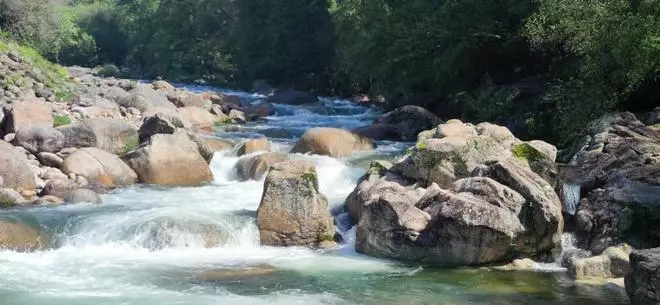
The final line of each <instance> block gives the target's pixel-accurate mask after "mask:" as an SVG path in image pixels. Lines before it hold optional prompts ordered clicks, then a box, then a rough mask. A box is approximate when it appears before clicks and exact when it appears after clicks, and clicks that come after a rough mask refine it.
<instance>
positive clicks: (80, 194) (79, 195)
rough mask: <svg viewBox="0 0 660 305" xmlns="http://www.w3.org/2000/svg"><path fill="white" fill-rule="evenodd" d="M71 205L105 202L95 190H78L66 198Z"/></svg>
mask: <svg viewBox="0 0 660 305" xmlns="http://www.w3.org/2000/svg"><path fill="white" fill-rule="evenodd" d="M65 200H66V201H67V202H69V203H96V204H99V203H103V200H102V199H101V197H100V196H99V194H97V193H96V192H94V191H93V190H90V189H77V190H75V191H73V192H71V193H69V195H68V196H67V197H66V198H65Z"/></svg>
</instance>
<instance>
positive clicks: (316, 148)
mask: <svg viewBox="0 0 660 305" xmlns="http://www.w3.org/2000/svg"><path fill="white" fill-rule="evenodd" d="M375 146H376V145H375V143H374V141H373V140H371V139H368V138H364V137H362V136H360V135H357V134H354V133H351V132H349V131H346V130H343V129H337V128H312V129H310V130H308V131H307V132H305V134H303V136H302V137H301V138H300V140H299V141H298V142H297V143H296V145H295V146H294V147H293V148H292V149H291V153H302V154H304V153H311V154H317V155H325V156H330V157H335V158H340V157H347V156H349V155H350V154H352V153H355V152H359V151H370V150H373V149H374V148H375Z"/></svg>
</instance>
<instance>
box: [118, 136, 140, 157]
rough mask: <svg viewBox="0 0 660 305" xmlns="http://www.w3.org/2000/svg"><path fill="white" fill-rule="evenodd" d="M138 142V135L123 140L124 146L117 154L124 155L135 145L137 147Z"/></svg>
mask: <svg viewBox="0 0 660 305" xmlns="http://www.w3.org/2000/svg"><path fill="white" fill-rule="evenodd" d="M138 144H139V140H138V137H130V138H128V139H126V140H124V148H123V149H122V152H121V153H120V154H119V156H124V155H126V154H128V153H129V152H131V151H133V150H134V149H135V148H136V147H138Z"/></svg>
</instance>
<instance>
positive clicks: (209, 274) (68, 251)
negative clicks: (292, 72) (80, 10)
mask: <svg viewBox="0 0 660 305" xmlns="http://www.w3.org/2000/svg"><path fill="white" fill-rule="evenodd" d="M189 89H199V90H202V89H208V88H195V87H189ZM233 93H235V94H236V93H238V94H240V95H241V97H242V98H243V99H246V100H249V101H253V102H258V97H257V96H253V95H250V94H246V93H241V92H233ZM377 114H378V113H377V112H376V111H374V110H372V109H368V108H363V107H360V106H356V105H354V104H352V103H349V102H347V101H342V100H333V99H321V102H320V103H319V104H318V105H308V106H284V105H278V106H277V115H276V116H273V117H269V118H268V120H267V122H264V123H257V124H253V125H248V126H244V127H241V128H240V129H239V130H238V131H234V132H225V131H224V130H223V129H222V128H219V130H218V131H217V133H216V136H217V137H218V138H223V139H226V138H230V139H234V140H237V141H238V140H241V139H244V138H250V137H254V136H256V135H257V134H259V132H262V131H263V130H265V129H272V128H277V129H285V130H286V131H288V133H290V137H289V138H283V139H271V140H272V141H273V142H274V143H275V144H276V145H275V146H276V150H279V151H288V149H289V148H290V147H291V146H292V145H293V143H294V141H295V140H296V138H298V137H300V136H301V135H302V133H304V131H305V130H307V129H309V128H311V127H319V126H329V127H339V128H345V129H350V128H355V127H358V126H361V125H365V124H368V123H370V122H371V121H372V120H373V119H374V117H375V116H376V115H377ZM410 145H411V144H410V143H393V142H381V143H379V147H378V149H377V150H376V151H374V152H370V153H361V154H356V155H353V156H351V157H350V158H346V159H341V160H340V159H333V158H330V157H322V156H305V155H293V156H292V158H294V159H306V160H309V161H311V162H312V163H313V164H314V165H315V166H316V169H317V171H318V174H319V185H320V189H321V192H322V193H324V194H325V195H326V196H327V197H328V200H329V203H330V206H331V208H336V207H339V206H341V205H342V204H343V201H344V199H345V198H346V196H347V195H348V194H349V193H350V192H351V191H352V190H353V188H354V187H355V185H356V182H357V180H358V178H359V177H360V176H361V175H362V174H364V171H365V168H366V166H367V165H368V164H369V161H370V160H373V159H383V158H385V159H393V158H395V157H396V156H397V155H400V154H401V153H402V152H403V151H404V150H405V149H406V148H407V147H408V146H410ZM237 160H238V158H237V157H236V156H235V154H232V152H223V153H217V154H216V156H215V158H214V160H213V162H212V163H211V169H212V171H213V173H214V175H215V181H214V182H213V183H211V184H210V185H206V186H202V187H197V188H163V187H151V186H134V187H131V188H126V189H119V190H116V191H114V192H113V193H111V194H107V195H104V197H103V200H104V204H103V205H89V204H81V205H68V206H61V207H57V208H44V207H39V208H32V209H21V210H4V211H2V212H0V213H1V214H4V215H3V216H9V217H17V218H22V219H24V220H25V221H28V222H29V221H38V222H39V223H41V225H42V226H43V228H44V230H45V231H47V232H49V233H50V234H53V236H54V238H55V239H56V241H57V245H58V246H57V247H56V248H55V249H53V250H46V251H38V252H35V253H17V252H12V251H0V304H1V305H18V304H21V305H23V304H34V305H40V304H47V305H59V304H66V305H78V304H99V305H100V304H108V305H110V304H131V305H133V304H135V305H141V304H154V305H155V304H195V305H204V304H269V305H274V304H378V305H386V304H503V305H504V304H507V305H508V304H521V305H522V304H576V305H577V304H581V305H589V304H627V303H628V301H627V298H626V296H625V292H624V291H622V290H621V289H620V288H614V287H610V286H607V285H588V284H578V283H575V282H574V281H573V280H570V279H569V278H568V277H567V276H566V274H565V272H564V271H563V270H562V269H561V268H558V266H556V265H541V264H539V266H538V268H537V270H535V271H531V272H530V271H526V272H521V271H518V272H515V271H511V272H504V271H495V270H492V269H485V268H458V269H434V268H428V267H422V266H417V265H411V264H402V263H397V262H392V261H385V260H379V259H374V258H369V257H366V256H363V255H360V254H357V253H356V252H355V250H354V246H353V240H352V234H353V232H352V231H351V230H348V231H346V232H343V235H344V236H345V237H346V240H345V244H343V245H342V246H341V248H340V249H336V250H330V251H316V250H311V249H307V248H271V247H260V246H259V233H258V230H257V228H256V224H255V214H256V210H257V207H258V205H259V201H260V198H261V194H262V188H263V180H262V181H248V182H237V181H236V180H235V179H233V176H232V168H233V166H234V164H235V163H236V162H237ZM340 218H341V217H340ZM340 220H341V219H340ZM210 244H211V246H210V247H209V245H210Z"/></svg>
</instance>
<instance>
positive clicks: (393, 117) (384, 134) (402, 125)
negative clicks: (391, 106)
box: [354, 105, 442, 141]
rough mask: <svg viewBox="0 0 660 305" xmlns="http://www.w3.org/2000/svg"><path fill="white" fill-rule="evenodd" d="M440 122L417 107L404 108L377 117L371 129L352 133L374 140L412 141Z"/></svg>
mask: <svg viewBox="0 0 660 305" xmlns="http://www.w3.org/2000/svg"><path fill="white" fill-rule="evenodd" d="M441 122H442V120H440V119H439V118H438V117H437V116H436V115H434V114H433V113H431V112H429V111H428V110H426V109H424V108H422V107H418V106H410V105H409V106H404V107H401V108H398V109H396V110H394V111H391V112H388V113H386V114H384V115H382V116H380V117H378V118H377V119H376V120H375V121H374V123H373V124H372V127H361V128H358V129H355V130H354V132H356V133H358V134H360V135H362V136H365V137H371V138H373V139H376V140H400V141H412V140H415V139H417V134H418V133H420V132H422V131H424V130H428V129H432V128H434V127H435V126H437V125H438V124H440V123H441Z"/></svg>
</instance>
